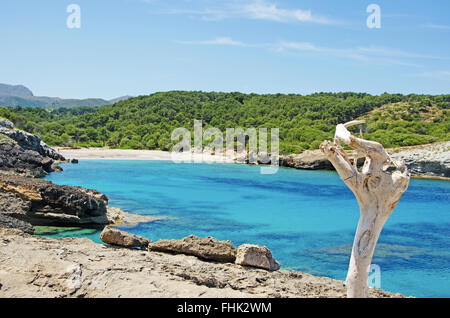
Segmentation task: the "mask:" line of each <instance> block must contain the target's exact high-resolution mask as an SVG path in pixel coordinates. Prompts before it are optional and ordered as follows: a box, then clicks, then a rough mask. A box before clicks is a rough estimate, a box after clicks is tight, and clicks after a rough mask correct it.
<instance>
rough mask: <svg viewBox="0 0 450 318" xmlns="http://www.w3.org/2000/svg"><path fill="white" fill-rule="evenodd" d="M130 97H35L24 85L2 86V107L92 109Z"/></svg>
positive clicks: (0, 97)
mask: <svg viewBox="0 0 450 318" xmlns="http://www.w3.org/2000/svg"><path fill="white" fill-rule="evenodd" d="M130 97H131V96H122V97H118V98H114V99H112V100H105V99H102V98H86V99H63V98H59V97H46V96H34V95H33V92H32V91H31V90H30V89H28V88H27V87H25V86H23V85H8V84H0V106H13V107H15V106H22V107H42V108H46V109H57V108H63V107H64V108H73V107H80V106H91V107H92V106H104V105H110V104H114V103H116V102H119V101H122V100H126V99H128V98H130Z"/></svg>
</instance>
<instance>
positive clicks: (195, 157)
mask: <svg viewBox="0 0 450 318" xmlns="http://www.w3.org/2000/svg"><path fill="white" fill-rule="evenodd" d="M54 149H55V150H56V151H57V152H58V153H60V154H61V155H63V156H64V157H65V158H66V159H81V160H89V159H92V160H94V159H106V160H163V161H191V162H223V163H233V162H235V161H234V160H233V159H229V158H226V157H224V156H214V155H210V154H172V153H171V152H169V151H161V150H132V149H108V148H79V149H76V148H65V147H55V148H54Z"/></svg>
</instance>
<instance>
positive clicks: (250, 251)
mask: <svg viewBox="0 0 450 318" xmlns="http://www.w3.org/2000/svg"><path fill="white" fill-rule="evenodd" d="M236 264H239V265H244V266H252V267H257V268H262V269H266V270H269V271H276V270H279V269H280V263H278V262H277V261H276V260H275V259H274V258H273V257H272V253H271V252H270V250H269V249H268V248H267V247H265V246H259V245H254V244H243V245H241V246H239V248H238V250H237V255H236Z"/></svg>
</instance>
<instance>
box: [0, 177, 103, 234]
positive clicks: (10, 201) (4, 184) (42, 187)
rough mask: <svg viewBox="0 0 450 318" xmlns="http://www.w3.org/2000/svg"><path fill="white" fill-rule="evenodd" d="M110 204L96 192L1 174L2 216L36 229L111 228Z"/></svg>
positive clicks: (0, 203) (0, 212)
mask: <svg viewBox="0 0 450 318" xmlns="http://www.w3.org/2000/svg"><path fill="white" fill-rule="evenodd" d="M107 204H108V198H107V197H106V196H105V195H103V194H101V193H100V192H98V191H95V190H87V189H83V188H81V187H72V186H61V185H56V184H53V183H52V182H50V181H44V180H39V179H33V178H25V177H22V176H17V175H13V174H5V173H0V214H3V215H7V216H10V217H14V218H17V219H19V220H22V221H25V222H28V223H31V224H33V225H55V226H80V225H89V224H90V225H95V224H102V225H106V224H110V223H111V222H110V220H109V219H108V216H107V210H106V206H107Z"/></svg>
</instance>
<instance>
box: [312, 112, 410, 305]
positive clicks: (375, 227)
mask: <svg viewBox="0 0 450 318" xmlns="http://www.w3.org/2000/svg"><path fill="white" fill-rule="evenodd" d="M362 123H364V121H353V122H349V123H346V124H339V125H338V126H337V127H336V135H335V139H334V143H332V142H329V141H324V142H323V143H322V145H321V146H320V148H321V150H322V151H323V152H324V153H325V154H326V156H327V157H328V160H330V162H331V163H332V164H333V166H334V167H335V168H336V171H337V172H338V174H339V176H340V177H341V178H342V180H343V181H344V183H345V184H346V185H347V186H348V187H349V188H350V190H351V191H352V192H353V193H354V195H355V197H356V200H357V201H358V204H359V207H360V219H359V223H358V228H357V230H356V234H355V239H354V242H353V248H352V255H351V258H350V265H349V269H348V274H347V281H346V283H347V297H352V298H353V297H358V298H362V297H367V279H368V274H369V273H368V271H369V267H370V264H371V262H372V257H373V253H374V251H375V246H376V244H377V241H378V237H379V236H380V233H381V230H382V228H383V226H384V224H385V223H386V221H387V219H388V218H389V216H390V215H391V213H392V211H393V210H394V208H395V207H396V205H397V203H398V202H399V200H400V198H401V196H402V194H403V193H404V192H405V191H406V189H407V188H408V184H409V179H410V174H409V172H408V169H407V168H406V166H405V164H404V163H403V162H393V161H392V159H391V158H390V157H389V155H388V153H387V152H386V150H385V149H384V148H383V146H382V145H381V144H380V143H378V142H374V141H369V140H364V139H362V138H356V137H354V136H353V135H352V134H351V133H350V132H349V131H348V130H347V128H348V127H350V126H353V125H358V124H362ZM340 141H343V142H345V143H346V144H347V145H349V146H350V147H351V148H352V149H353V150H354V151H355V154H354V156H353V160H354V161H356V160H357V159H358V158H361V157H365V158H366V159H365V162H364V166H363V168H362V169H361V171H359V170H358V169H357V168H356V164H355V163H354V164H353V165H352V163H351V162H350V159H349V157H348V155H347V153H346V152H345V151H344V149H343V148H342V147H341V145H340ZM392 166H394V167H395V169H393V170H394V171H392V172H390V171H388V168H389V167H392ZM389 170H391V169H389Z"/></svg>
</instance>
